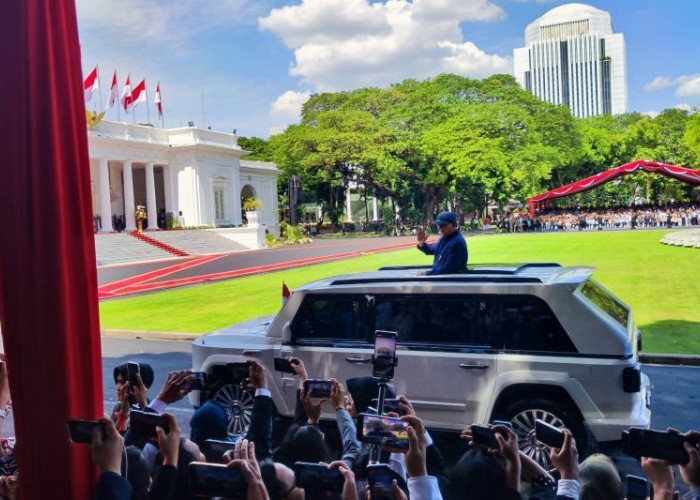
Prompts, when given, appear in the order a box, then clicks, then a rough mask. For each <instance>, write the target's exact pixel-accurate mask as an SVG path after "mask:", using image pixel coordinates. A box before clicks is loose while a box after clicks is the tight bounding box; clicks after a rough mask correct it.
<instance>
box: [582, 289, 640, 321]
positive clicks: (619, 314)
mask: <svg viewBox="0 0 700 500" xmlns="http://www.w3.org/2000/svg"><path fill="white" fill-rule="evenodd" d="M581 294H582V295H583V296H584V297H586V298H587V299H588V300H590V301H591V302H593V303H594V304H595V305H596V306H598V307H599V308H600V309H602V310H603V311H605V312H606V313H608V315H609V316H610V317H611V318H612V319H614V320H615V321H617V322H618V323H620V324H621V325H622V326H624V327H625V328H627V322H628V321H629V309H627V307H625V305H624V304H622V303H621V302H620V301H619V300H617V299H616V298H615V297H613V296H612V295H610V294H609V293H608V292H607V291H606V290H605V289H604V288H603V287H602V286H600V285H599V284H598V283H596V282H595V281H593V280H588V281H586V284H585V285H583V288H581Z"/></svg>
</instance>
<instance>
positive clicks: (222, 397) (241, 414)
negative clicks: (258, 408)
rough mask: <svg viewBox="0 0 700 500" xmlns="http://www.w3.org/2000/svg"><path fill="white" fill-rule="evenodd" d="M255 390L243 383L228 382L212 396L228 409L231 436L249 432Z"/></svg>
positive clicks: (228, 424) (229, 433) (228, 430)
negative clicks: (244, 385)
mask: <svg viewBox="0 0 700 500" xmlns="http://www.w3.org/2000/svg"><path fill="white" fill-rule="evenodd" d="M253 397H254V392H253V391H252V390H250V389H248V388H245V387H242V386H241V384H226V385H223V386H221V387H219V388H218V389H217V390H216V392H215V393H214V397H213V398H212V399H213V400H214V401H216V402H217V403H219V404H220V405H221V406H223V408H224V409H225V410H226V416H227V417H228V423H227V425H226V432H227V433H228V435H229V436H242V435H245V433H246V432H248V427H249V426H250V417H251V415H252V413H253Z"/></svg>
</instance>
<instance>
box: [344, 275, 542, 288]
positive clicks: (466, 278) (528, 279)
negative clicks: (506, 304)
mask: <svg viewBox="0 0 700 500" xmlns="http://www.w3.org/2000/svg"><path fill="white" fill-rule="evenodd" d="M486 274H489V275H490V276H483V275H470V274H440V275H436V276H402V277H395V278H370V277H368V278H345V279H337V280H333V281H331V282H330V285H331V286H333V285H361V284H367V283H411V282H414V283H425V282H426V281H429V282H435V281H440V282H446V283H542V282H543V281H542V279H541V278H537V277H534V276H512V275H511V276H493V274H495V273H486Z"/></svg>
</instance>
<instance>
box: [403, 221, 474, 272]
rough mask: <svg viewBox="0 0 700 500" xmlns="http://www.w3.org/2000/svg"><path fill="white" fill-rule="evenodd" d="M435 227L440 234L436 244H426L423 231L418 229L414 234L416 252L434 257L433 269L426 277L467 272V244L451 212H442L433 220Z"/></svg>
mask: <svg viewBox="0 0 700 500" xmlns="http://www.w3.org/2000/svg"><path fill="white" fill-rule="evenodd" d="M435 225H436V226H437V228H438V232H439V233H440V239H439V240H438V241H437V243H427V242H426V240H427V239H428V237H427V236H426V235H425V229H423V228H419V229H418V232H417V233H416V239H417V240H418V250H420V251H421V252H423V253H424V254H426V255H434V257H433V268H432V269H430V270H429V271H426V273H425V274H426V275H435V274H454V273H461V272H464V271H466V270H467V259H468V257H469V252H468V251H467V242H466V241H465V240H464V237H463V236H462V234H461V233H460V232H459V227H458V226H457V217H456V216H455V214H453V213H452V212H442V213H441V214H440V215H438V216H437V219H435Z"/></svg>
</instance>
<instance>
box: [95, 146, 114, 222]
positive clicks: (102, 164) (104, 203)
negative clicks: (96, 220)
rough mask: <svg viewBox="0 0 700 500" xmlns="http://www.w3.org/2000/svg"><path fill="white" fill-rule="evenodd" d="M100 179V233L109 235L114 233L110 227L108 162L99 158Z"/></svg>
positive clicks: (110, 209)
mask: <svg viewBox="0 0 700 500" xmlns="http://www.w3.org/2000/svg"><path fill="white" fill-rule="evenodd" d="M97 168H98V169H99V179H100V188H99V189H100V218H101V219H102V228H101V229H100V232H101V233H111V232H112V231H114V227H113V226H112V200H111V197H110V190H109V161H108V160H105V159H104V158H100V161H99V166H98V167H97Z"/></svg>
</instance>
